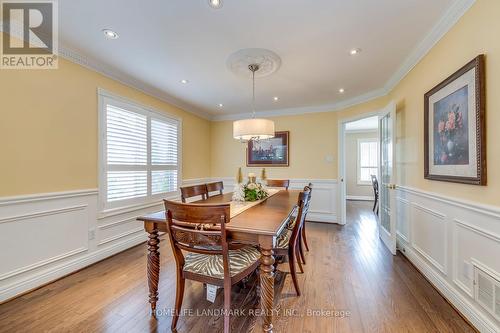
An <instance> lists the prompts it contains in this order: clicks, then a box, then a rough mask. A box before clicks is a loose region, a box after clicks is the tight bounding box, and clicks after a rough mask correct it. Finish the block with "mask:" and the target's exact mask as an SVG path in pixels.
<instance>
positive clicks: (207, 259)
mask: <svg viewBox="0 0 500 333" xmlns="http://www.w3.org/2000/svg"><path fill="white" fill-rule="evenodd" d="M259 258H260V252H259V250H257V249H256V248H254V247H252V246H245V247H243V248H241V249H238V250H229V265H230V268H229V270H230V275H231V276H235V275H237V274H238V273H241V272H243V271H244V270H245V269H247V268H248V267H250V266H252V265H253V264H254V263H255V261H257V260H259ZM183 269H184V271H185V272H190V273H194V274H199V275H204V276H209V277H212V278H216V279H223V278H224V266H223V260H222V255H210V254H201V253H189V254H187V255H186V257H185V263H184V268H183Z"/></svg>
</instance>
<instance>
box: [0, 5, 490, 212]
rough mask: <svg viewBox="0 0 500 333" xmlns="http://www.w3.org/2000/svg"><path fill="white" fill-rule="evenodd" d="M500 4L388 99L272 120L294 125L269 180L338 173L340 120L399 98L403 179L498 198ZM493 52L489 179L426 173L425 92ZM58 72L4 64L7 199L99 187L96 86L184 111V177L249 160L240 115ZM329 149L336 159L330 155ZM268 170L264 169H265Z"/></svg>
mask: <svg viewBox="0 0 500 333" xmlns="http://www.w3.org/2000/svg"><path fill="white" fill-rule="evenodd" d="M499 12H500V1H497V0H477V1H476V4H475V5H473V7H472V8H471V9H470V10H469V11H468V12H467V13H466V14H465V15H464V16H463V17H462V18H461V19H460V20H459V22H458V23H457V24H456V25H455V26H454V27H453V28H452V29H451V30H450V31H449V32H448V33H447V34H446V35H445V36H444V37H443V38H442V40H441V41H439V42H438V43H437V45H436V46H435V47H434V48H433V49H432V50H431V51H430V52H429V53H428V54H427V55H426V56H425V57H424V58H423V59H422V61H421V62H420V63H419V64H418V65H417V66H415V68H414V69H413V70H412V71H411V72H410V73H409V74H408V75H407V76H406V77H405V78H404V79H403V80H402V81H401V82H400V83H399V84H398V85H397V86H396V87H395V88H394V90H393V91H391V92H390V94H389V95H388V96H385V97H381V98H378V99H375V100H372V101H370V102H368V103H363V104H360V105H357V106H354V107H351V108H348V109H345V110H342V111H338V112H324V113H314V114H308V115H299V116H285V117H275V118H273V119H274V120H275V122H276V128H277V130H289V131H290V146H291V151H290V167H289V168H268V169H267V170H268V176H269V177H289V178H309V179H336V178H337V176H338V175H337V158H338V155H337V126H338V121H339V119H348V118H351V117H353V116H356V115H359V114H363V113H366V112H372V111H376V110H378V109H380V108H382V107H383V106H385V105H386V104H387V103H388V102H389V101H390V100H391V99H392V100H395V101H396V102H397V105H398V142H397V146H398V157H397V162H398V184H401V185H407V186H411V187H415V188H419V189H423V190H428V191H432V192H436V193H441V194H444V195H449V196H453V197H458V198H463V199H469V200H473V201H480V202H483V203H488V204H492V205H499V199H498V197H500V174H499V173H498V172H496V171H497V170H500V153H499V152H498V150H497V149H496V148H495V145H496V142H499V141H500V131H498V130H496V128H495V126H496V124H499V123H500V113H499V112H497V111H498V110H500V95H499V94H498V93H497V91H498V90H499V89H500V76H499V75H497V73H500V43H499V41H498V36H500V20H498V18H497V13H499ZM480 53H484V54H486V72H487V75H486V77H487V79H486V86H487V103H486V107H487V142H488V171H489V172H488V186H486V187H479V186H468V185H460V184H449V183H443V182H435V181H432V182H431V181H426V180H424V178H423V96H424V94H425V92H427V91H428V90H430V89H431V88H432V87H434V86H435V85H436V84H438V83H439V82H441V81H442V80H443V79H445V78H446V77H447V76H449V75H450V74H452V73H453V72H454V71H456V70H457V69H458V68H460V67H461V66H463V65H464V64H465V63H467V62H468V61H469V60H471V59H472V58H474V57H475V56H476V55H478V54H480ZM59 65H60V68H59V69H58V70H45V71H44V70H40V71H20V70H1V71H0V101H1V102H0V103H1V104H0V107H1V109H0V114H1V121H0V149H1V151H0V156H1V158H2V160H1V163H0V177H1V178H0V196H6V195H17V194H28V193H39V192H52V191H63V190H75V189H82V188H95V187H97V93H96V89H97V87H101V88H104V89H106V90H108V91H111V92H113V93H116V94H118V95H122V96H125V97H127V98H130V99H133V100H136V101H137V102H139V103H142V104H146V105H150V106H152V107H154V108H156V109H159V110H164V111H167V112H170V113H173V114H175V115H178V116H180V117H182V118H183V178H185V179H189V178H202V177H209V176H212V177H227V176H234V175H235V173H236V169H237V168H238V167H240V166H243V167H244V171H245V172H248V171H249V169H248V168H246V167H245V165H246V163H245V145H244V144H240V143H239V142H237V141H235V140H233V139H232V122H230V121H226V122H212V123H210V122H208V121H206V120H204V119H201V118H199V117H196V116H194V115H192V114H189V113H187V112H184V111H182V110H180V109H178V108H176V107H173V106H171V105H168V104H167V103H164V102H162V101H159V100H157V99H155V98H153V97H150V96H147V95H145V94H143V93H141V92H139V91H137V90H135V89H132V88H130V87H127V86H124V85H122V84H120V83H118V82H116V81H113V80H111V79H109V78H106V77H104V76H102V75H100V74H98V73H95V72H93V71H90V70H87V69H85V68H83V67H81V66H79V65H76V64H73V63H71V62H68V61H65V60H61V61H60V64H59ZM328 155H331V156H333V157H334V161H333V162H332V163H329V162H327V161H326V160H325V157H326V156H328ZM259 169H260V168H259Z"/></svg>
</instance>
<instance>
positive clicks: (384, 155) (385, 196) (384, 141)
mask: <svg viewBox="0 0 500 333" xmlns="http://www.w3.org/2000/svg"><path fill="white" fill-rule="evenodd" d="M380 126H381V133H382V136H381V147H380V149H381V156H380V158H381V161H380V162H381V163H380V177H381V182H380V185H381V186H380V192H382V193H381V196H380V208H381V209H380V224H381V225H382V227H383V228H384V229H385V230H387V232H389V233H390V230H391V226H390V223H391V222H390V221H391V219H390V212H391V207H390V206H391V204H390V199H389V198H390V197H389V195H390V193H389V188H388V185H389V184H390V182H391V173H392V154H391V152H392V136H391V133H392V128H391V127H392V121H391V116H390V114H388V115H387V116H385V117H384V118H382V119H381V121H380Z"/></svg>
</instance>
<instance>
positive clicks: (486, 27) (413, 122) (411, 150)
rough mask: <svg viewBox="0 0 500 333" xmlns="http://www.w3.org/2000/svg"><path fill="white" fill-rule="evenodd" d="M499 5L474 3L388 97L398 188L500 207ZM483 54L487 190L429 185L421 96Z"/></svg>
mask: <svg viewBox="0 0 500 333" xmlns="http://www.w3.org/2000/svg"><path fill="white" fill-rule="evenodd" d="M498 13H500V1H498V0H478V1H477V2H476V4H475V5H473V6H472V8H471V9H470V10H469V11H468V12H467V13H466V14H465V15H464V16H463V17H462V18H461V19H460V21H459V22H458V23H457V24H456V25H455V26H454V27H453V28H452V29H451V30H450V31H449V32H448V33H447V34H446V35H445V36H444V37H443V38H442V39H441V41H440V42H439V43H438V44H437V45H436V46H435V47H434V48H433V49H432V50H431V51H430V52H429V53H428V54H427V55H426V56H425V57H424V58H423V59H422V60H421V62H420V63H419V64H418V65H417V66H416V67H415V68H414V69H413V70H412V71H411V72H410V73H409V74H408V75H407V76H406V77H405V79H404V80H402V81H401V83H400V84H399V85H398V86H397V87H396V88H395V89H394V90H393V91H392V92H391V94H390V96H391V98H392V99H393V100H394V101H396V103H397V105H398V117H399V118H400V119H399V122H400V126H399V134H398V136H399V137H400V140H399V146H400V147H399V151H400V154H399V156H398V160H399V163H398V166H399V168H398V169H399V170H400V173H399V181H398V182H399V183H400V184H404V185H407V186H411V187H415V188H419V189H422V190H426V191H430V192H436V193H441V194H444V195H448V196H452V197H459V198H463V199H466V200H471V201H479V202H481V203H486V204H491V205H497V206H498V205H500V199H499V198H500V173H499V172H498V170H500V152H499V150H498V147H497V142H500V131H499V130H498V128H499V124H500V113H499V112H498V111H499V110H500V95H499V94H498V91H499V90H500V76H499V75H498V73H500V43H499V36H500V20H499V19H498ZM482 53H483V54H485V55H486V89H487V91H486V123H487V126H486V128H487V130H486V133H487V140H486V141H487V159H488V186H486V187H481V186H471V185H461V184H454V183H445V182H436V181H428V180H425V179H424V177H423V173H424V171H423V170H424V146H423V138H424V126H423V119H424V98H423V96H424V94H425V93H426V92H427V91H429V90H430V89H432V88H433V87H434V86H436V85H437V84H438V83H440V82H441V81H442V80H444V79H445V78H447V77H448V76H449V75H451V74H452V73H454V72H455V71H456V70H458V69H459V68H460V67H462V66H463V65H465V64H466V63H467V62H469V61H470V60H472V59H473V58H475V57H476V56H477V55H478V54H482Z"/></svg>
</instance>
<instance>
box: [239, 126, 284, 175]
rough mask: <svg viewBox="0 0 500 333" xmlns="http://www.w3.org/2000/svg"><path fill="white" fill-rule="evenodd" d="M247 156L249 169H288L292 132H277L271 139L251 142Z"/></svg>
mask: <svg viewBox="0 0 500 333" xmlns="http://www.w3.org/2000/svg"><path fill="white" fill-rule="evenodd" d="M246 155H247V166H249V167H288V166H289V165H290V164H289V155H290V132H289V131H280V132H275V133H274V138H271V139H265V140H259V141H254V140H250V141H249V142H248V146H247V154H246Z"/></svg>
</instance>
